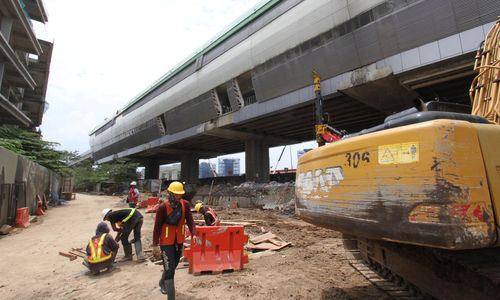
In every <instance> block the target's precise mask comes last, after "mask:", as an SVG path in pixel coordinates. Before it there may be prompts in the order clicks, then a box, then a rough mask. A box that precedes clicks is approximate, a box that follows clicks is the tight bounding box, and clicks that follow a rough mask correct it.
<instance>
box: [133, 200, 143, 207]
mask: <svg viewBox="0 0 500 300" xmlns="http://www.w3.org/2000/svg"><path fill="white" fill-rule="evenodd" d="M144 207H146V201H145V200H143V201H139V202H137V204H136V205H135V208H144Z"/></svg>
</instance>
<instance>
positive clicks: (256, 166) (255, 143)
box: [245, 140, 269, 182]
mask: <svg viewBox="0 0 500 300" xmlns="http://www.w3.org/2000/svg"><path fill="white" fill-rule="evenodd" d="M245 177H246V180H248V181H255V182H269V145H267V144H266V143H265V142H264V141H262V140H247V141H246V142H245Z"/></svg>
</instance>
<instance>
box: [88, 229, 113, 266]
mask: <svg viewBox="0 0 500 300" xmlns="http://www.w3.org/2000/svg"><path fill="white" fill-rule="evenodd" d="M106 234H107V233H103V234H102V235H101V236H100V237H96V238H95V239H92V238H90V239H89V248H90V256H89V257H88V259H89V263H91V264H96V263H100V262H103V261H106V260H108V259H110V258H111V256H113V255H112V253H110V254H109V255H106V254H104V251H102V244H103V243H104V239H105V238H106Z"/></svg>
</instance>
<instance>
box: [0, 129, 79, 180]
mask: <svg viewBox="0 0 500 300" xmlns="http://www.w3.org/2000/svg"><path fill="white" fill-rule="evenodd" d="M0 146H2V147H4V148H6V149H9V150H10V151H13V152H15V153H17V154H19V155H22V156H24V157H26V158H27V159H29V160H32V161H34V162H36V163H39V164H40V165H42V166H44V167H46V168H48V169H51V170H53V171H54V172H56V173H58V174H60V175H61V176H71V174H72V172H71V169H70V168H69V167H68V162H69V161H71V160H74V159H76V158H77V157H78V153H77V152H70V151H59V150H56V149H55V147H56V146H59V143H55V142H48V141H44V140H43V139H42V137H41V135H40V133H38V132H30V131H26V130H23V129H20V128H17V127H13V126H10V125H2V126H0Z"/></svg>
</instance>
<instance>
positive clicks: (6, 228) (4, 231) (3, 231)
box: [0, 224, 14, 234]
mask: <svg viewBox="0 0 500 300" xmlns="http://www.w3.org/2000/svg"><path fill="white" fill-rule="evenodd" d="M12 229H14V228H13V227H12V226H9V225H7V224H3V225H2V227H0V234H9V232H11V231H12Z"/></svg>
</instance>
